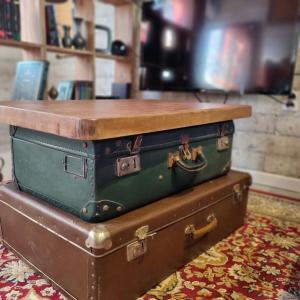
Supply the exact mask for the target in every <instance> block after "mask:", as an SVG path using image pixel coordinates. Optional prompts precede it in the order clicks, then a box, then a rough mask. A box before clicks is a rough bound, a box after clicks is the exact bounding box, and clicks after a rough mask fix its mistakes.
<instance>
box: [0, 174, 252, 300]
mask: <svg viewBox="0 0 300 300" xmlns="http://www.w3.org/2000/svg"><path fill="white" fill-rule="evenodd" d="M236 184H240V188H241V197H240V198H238V197H237V195H236V194H235V193H234V191H233V190H234V186H236ZM250 184H251V178H250V176H249V175H248V174H245V173H240V172H234V171H230V172H229V173H228V174H227V175H225V176H223V177H220V178H218V179H215V180H212V181H209V182H206V183H204V184H201V185H199V186H197V187H194V188H191V189H189V190H186V191H184V192H182V193H179V194H176V195H173V196H170V197H167V198H164V199H162V200H160V201H157V202H154V203H152V204H149V205H147V206H145V207H142V208H139V209H137V210H134V211H131V212H129V213H127V214H124V215H122V216H120V217H118V218H115V219H112V220H109V221H106V222H104V223H102V224H101V226H105V229H106V230H107V231H108V232H109V234H110V236H111V241H112V245H111V248H110V249H107V250H105V249H98V250H97V249H88V248H87V247H86V245H85V240H86V238H87V237H88V234H89V232H90V231H91V230H94V229H95V228H96V226H99V225H97V224H91V223H87V222H84V221H82V220H80V219H79V218H77V217H75V216H73V215H71V214H68V213H66V212H63V211H61V210H59V209H57V208H55V207H52V206H51V205H48V204H47V203H45V202H43V201H40V200H38V199H37V198H34V197H32V196H29V195H27V194H25V193H23V192H20V191H18V190H17V189H16V188H15V187H14V186H13V185H12V184H9V185H4V186H2V187H1V188H0V220H1V228H2V232H3V239H4V242H5V244H6V245H8V246H9V247H11V248H13V249H14V250H15V251H17V252H18V253H19V254H21V255H22V256H23V257H25V258H26V259H27V260H28V261H29V262H30V263H31V264H33V266H35V267H36V268H37V269H39V270H41V271H42V272H43V273H44V274H46V275H47V276H48V277H49V278H51V280H52V281H53V282H55V283H56V284H57V285H58V286H60V287H61V288H63V289H64V290H65V291H67V292H68V293H69V294H70V295H71V296H73V297H75V298H77V299H83V300H86V299H100V300H119V299H122V300H132V299H135V298H136V297H138V296H139V295H141V294H143V293H144V292H146V291H147V290H148V289H150V288H151V287H152V286H153V285H155V284H156V283H158V282H160V281H161V280H162V279H164V278H165V277H166V276H167V275H169V274H170V273H172V272H173V271H175V270H176V269H177V268H179V267H180V266H181V265H183V264H184V263H186V262H187V261H189V260H191V259H192V258H194V257H195V256H197V255H198V254H199V253H200V252H202V251H204V250H205V249H207V248H208V247H210V246H211V245H213V244H215V243H216V242H218V241H219V240H221V239H222V238H224V237H225V236H227V235H229V234H230V233H231V232H233V231H234V230H235V229H236V228H238V227H239V226H241V225H242V224H243V220H244V216H245V211H246V203H247V195H248V187H249V185H250ZM210 214H214V215H215V216H216V218H217V219H218V222H219V223H218V226H217V228H216V229H215V230H214V231H213V232H211V233H209V234H207V235H206V236H205V237H203V238H202V239H199V240H197V241H192V240H191V239H189V238H188V237H187V236H186V235H185V228H186V227H187V226H188V225H191V224H193V225H194V226H195V227H196V228H202V227H203V226H205V225H207V217H208V216H209V215H210ZM145 225H148V226H149V229H150V233H151V234H152V233H153V234H154V235H153V236H151V237H149V238H148V239H147V249H148V250H147V252H146V253H145V255H143V256H141V257H139V258H137V259H135V260H133V261H131V262H128V261H127V245H128V244H129V243H132V242H133V241H134V240H136V238H135V231H136V230H137V229H138V228H140V227H142V226H145ZM93 255H96V256H98V257H95V256H93ZM124 274H126V276H124ZM78 282H80V284H78ZM120 295H121V296H122V297H121V298H120ZM91 297H92V298H91Z"/></svg>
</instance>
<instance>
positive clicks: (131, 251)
mask: <svg viewBox="0 0 300 300" xmlns="http://www.w3.org/2000/svg"><path fill="white" fill-rule="evenodd" d="M155 234H156V233H151V234H149V226H148V225H146V226H143V227H141V228H138V229H137V230H136V232H135V237H136V238H137V241H135V242H133V243H131V244H129V245H128V246H127V261H132V260H134V259H136V258H138V257H140V256H142V255H144V254H145V253H146V252H147V239H148V238H149V237H151V236H154V235H155Z"/></svg>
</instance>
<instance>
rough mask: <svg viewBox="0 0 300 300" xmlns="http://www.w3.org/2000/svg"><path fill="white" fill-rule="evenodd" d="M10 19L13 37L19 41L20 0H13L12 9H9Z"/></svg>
mask: <svg viewBox="0 0 300 300" xmlns="http://www.w3.org/2000/svg"><path fill="white" fill-rule="evenodd" d="M11 20H12V34H13V39H14V40H17V41H20V40H21V26H20V0H13V3H12V10H11Z"/></svg>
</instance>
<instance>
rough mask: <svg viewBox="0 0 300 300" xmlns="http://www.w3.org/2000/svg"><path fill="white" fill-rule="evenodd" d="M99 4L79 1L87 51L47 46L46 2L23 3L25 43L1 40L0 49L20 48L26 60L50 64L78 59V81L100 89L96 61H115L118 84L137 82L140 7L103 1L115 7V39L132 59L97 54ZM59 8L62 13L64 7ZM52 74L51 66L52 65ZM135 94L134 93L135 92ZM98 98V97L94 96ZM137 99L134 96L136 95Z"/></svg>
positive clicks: (125, 1)
mask: <svg viewBox="0 0 300 300" xmlns="http://www.w3.org/2000/svg"><path fill="white" fill-rule="evenodd" d="M96 1H97V0H76V2H74V3H75V4H74V5H75V7H76V16H79V17H82V18H83V19H84V21H85V24H86V27H87V30H86V32H87V37H86V38H87V47H86V49H85V50H77V49H73V48H62V47H56V46H50V45H47V43H46V22H45V20H46V16H45V5H46V0H20V16H21V38H22V41H14V40H4V39H0V46H7V47H13V48H19V49H21V50H22V54H23V59H24V60H30V59H38V60H47V59H48V58H49V54H51V53H52V54H53V53H54V54H57V56H56V57H57V58H60V59H67V58H70V57H72V58H74V60H72V63H73V61H75V74H74V80H90V81H93V82H94V90H95V85H96V75H95V74H96V70H95V68H96V59H98V58H101V59H107V60H113V61H115V82H124V83H125V82H130V83H132V82H134V78H135V69H136V68H135V58H134V55H131V54H132V53H134V51H135V48H136V45H135V41H136V34H137V30H136V16H135V14H136V7H137V6H136V4H135V2H134V1H132V0H102V2H103V3H106V4H110V5H113V6H114V7H115V15H116V18H115V19H116V21H115V31H116V34H115V38H116V39H120V40H122V41H123V42H125V43H126V45H127V46H128V47H129V51H130V55H129V56H126V57H122V56H116V55H112V54H110V53H100V52H96V50H95V30H94V27H95V17H94V16H95V7H96ZM54 5H57V8H58V9H59V5H60V4H54ZM50 72H51V65H50ZM133 90H134V89H133ZM94 96H95V95H94ZM132 96H133V95H132Z"/></svg>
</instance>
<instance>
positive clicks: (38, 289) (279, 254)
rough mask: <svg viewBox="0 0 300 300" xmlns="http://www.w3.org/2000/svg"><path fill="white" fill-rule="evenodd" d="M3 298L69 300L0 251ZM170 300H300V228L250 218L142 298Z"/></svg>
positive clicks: (37, 275)
mask: <svg viewBox="0 0 300 300" xmlns="http://www.w3.org/2000/svg"><path fill="white" fill-rule="evenodd" d="M255 201H257V199H256V200H255ZM255 201H254V204H253V205H252V206H253V207H255ZM250 204H251V201H250ZM269 204H270V203H269ZM277 205H278V203H277ZM293 205H294V204H293ZM250 207H251V205H250ZM281 207H282V206H280V210H282V208H281ZM297 208H298V209H299V208H300V206H297ZM289 209H291V208H289ZM298 213H299V210H298ZM295 214H297V211H296V210H295ZM298 220H299V219H298ZM0 299H1V300H4V299H7V300H18V299H27V300H36V299H51V300H52V299H55V300H56V299H67V298H66V297H65V296H63V295H62V294H60V293H59V292H57V291H56V290H55V289H54V288H53V287H52V286H51V285H50V284H49V283H48V282H47V281H46V280H44V279H43V278H42V276H41V275H39V274H37V273H36V272H34V271H33V270H31V269H30V268H29V267H28V266H27V265H26V264H24V263H23V262H22V261H20V260H19V259H18V258H16V257H15V256H14V255H13V254H12V253H11V252H9V251H8V250H7V249H5V248H3V247H2V248H1V247H0ZM165 299H173V300H183V299H185V300H193V299H195V300H200V299H217V300H223V299H235V300H248V299H254V300H259V299H276V300H299V299H300V224H299V223H297V222H288V221H286V220H284V219H280V218H277V216H276V218H272V217H270V216H268V217H266V216H259V215H256V214H253V213H250V214H249V215H248V219H247V223H246V225H245V226H243V227H242V228H240V229H239V230H238V231H237V232H235V233H234V234H232V235H231V236H230V237H228V238H227V239H225V240H223V241H222V242H220V243H219V244H217V245H216V246H215V247H213V248H211V249H210V250H209V251H207V252H206V253H204V254H202V255H200V256H199V257H198V258H197V259H195V260H194V261H193V262H191V263H189V264H188V265H186V266H185V267H184V268H182V269H181V270H179V271H178V272H176V273H175V274H173V275H171V276H170V277H169V278H168V279H166V280H165V281H164V282H162V283H161V284H160V285H159V286H157V287H156V288H154V289H152V290H151V291H149V292H148V293H147V294H146V295H145V296H143V297H141V298H140V300H165ZM120 300H122V299H120Z"/></svg>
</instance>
